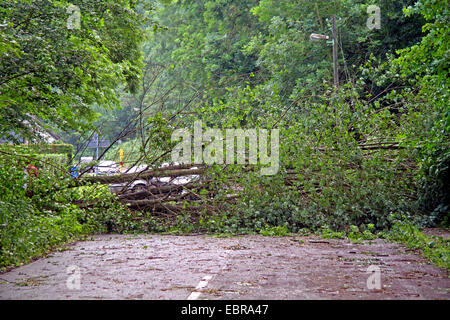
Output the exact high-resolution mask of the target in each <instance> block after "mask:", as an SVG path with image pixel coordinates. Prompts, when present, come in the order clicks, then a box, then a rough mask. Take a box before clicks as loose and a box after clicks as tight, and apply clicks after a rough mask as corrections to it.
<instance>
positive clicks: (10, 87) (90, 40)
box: [0, 0, 144, 139]
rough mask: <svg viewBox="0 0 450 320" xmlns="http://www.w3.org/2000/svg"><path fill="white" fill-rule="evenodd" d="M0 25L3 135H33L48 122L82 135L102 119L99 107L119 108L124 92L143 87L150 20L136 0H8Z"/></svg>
mask: <svg viewBox="0 0 450 320" xmlns="http://www.w3.org/2000/svg"><path fill="white" fill-rule="evenodd" d="M69 5H76V6H77V7H78V8H79V12H80V14H81V15H80V17H81V21H80V22H81V24H80V26H79V27H80V28H78V26H75V28H71V27H70V24H69V22H70V21H71V19H73V18H74V17H73V16H72V15H73V14H76V13H72V15H71V14H70V13H69V12H67V8H68V7H69ZM0 21H2V24H3V23H5V24H6V26H2V27H1V37H0V48H1V49H0V92H1V95H0V106H1V113H0V124H1V126H0V135H1V136H6V137H8V138H11V139H14V138H15V137H14V136H13V135H12V133H19V134H21V136H25V137H32V136H33V133H32V132H31V130H32V128H33V127H34V126H36V124H37V123H40V122H42V121H43V122H44V124H46V125H47V124H51V125H52V126H54V127H58V128H60V129H62V130H65V131H70V130H75V131H79V130H80V129H81V128H83V127H84V128H86V127H88V126H89V124H90V123H91V122H92V120H93V119H95V117H96V114H95V113H94V112H93V110H92V108H91V106H92V104H94V103H97V104H99V105H102V106H103V107H113V106H117V105H118V99H117V92H116V87H118V86H119V85H120V84H121V83H127V85H128V88H129V89H130V90H133V89H134V88H135V86H136V82H137V80H138V78H139V73H140V65H141V52H140V43H141V41H142V39H143V33H142V29H141V27H142V24H143V23H144V18H143V16H142V14H140V13H138V11H137V7H136V1H134V0H133V1H128V0H120V1H116V0H114V1H112V0H108V1H81V0H79V1H54V0H30V1H24V0H12V1H2V2H1V3H0ZM27 123H28V124H27Z"/></svg>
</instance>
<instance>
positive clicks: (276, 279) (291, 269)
mask: <svg viewBox="0 0 450 320" xmlns="http://www.w3.org/2000/svg"><path fill="white" fill-rule="evenodd" d="M65 249H66V250H63V251H58V252H54V253H52V254H51V255H50V256H49V257H47V258H43V259H39V260H36V261H34V262H33V263H30V264H28V265H25V266H22V267H19V268H16V269H13V270H12V271H9V272H7V273H3V274H0V299H2V300H4V299H177V300H185V299H190V300H196V299H197V300H202V299H232V300H233V299H275V300H279V299H449V298H450V279H449V273H448V271H446V270H443V269H439V268H437V267H435V266H432V265H430V264H428V263H427V262H426V261H425V260H424V259H423V258H421V257H420V256H418V255H416V254H414V253H413V252H411V251H408V250H407V249H406V248H405V247H403V246H401V245H399V244H394V243H386V242H384V241H383V240H376V241H373V242H372V243H369V242H365V243H364V244H353V243H351V242H350V241H348V240H324V239H320V238H318V237H314V236H313V237H300V236H296V237H262V236H243V237H232V238H215V237H212V236H198V235H197V236H167V235H138V236H135V235H133V236H130V235H100V236H95V237H94V238H93V240H91V241H83V242H77V243H74V244H72V245H69V246H67V247H66V248H65ZM369 267H370V268H373V269H370V270H372V272H369V273H367V270H368V268H369ZM378 271H379V273H378ZM378 275H379V277H378ZM369 277H370V279H369V280H370V281H369V286H370V287H371V288H368V278H369ZM378 279H379V280H380V281H379V282H377V280H378ZM378 284H379V285H380V289H377V286H378Z"/></svg>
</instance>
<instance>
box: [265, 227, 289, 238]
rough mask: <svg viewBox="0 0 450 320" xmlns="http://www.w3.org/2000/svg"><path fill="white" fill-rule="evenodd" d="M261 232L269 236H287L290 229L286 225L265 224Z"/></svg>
mask: <svg viewBox="0 0 450 320" xmlns="http://www.w3.org/2000/svg"><path fill="white" fill-rule="evenodd" d="M259 233H260V234H261V235H263V236H267V237H285V236H287V235H289V230H288V228H287V227H286V226H276V227H270V226H265V227H264V228H262V229H261V230H260V231H259Z"/></svg>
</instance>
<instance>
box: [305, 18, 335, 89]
mask: <svg viewBox="0 0 450 320" xmlns="http://www.w3.org/2000/svg"><path fill="white" fill-rule="evenodd" d="M327 21H328V19H327ZM331 25H332V36H331V37H332V39H331V40H330V41H327V43H328V44H329V43H332V44H333V79H334V87H335V89H336V91H337V90H338V88H339V70H338V39H337V32H336V15H333V16H332V17H331ZM309 38H310V39H311V40H313V41H317V40H328V39H329V38H330V37H329V36H327V35H323V34H317V33H312V34H311V36H310V37H309Z"/></svg>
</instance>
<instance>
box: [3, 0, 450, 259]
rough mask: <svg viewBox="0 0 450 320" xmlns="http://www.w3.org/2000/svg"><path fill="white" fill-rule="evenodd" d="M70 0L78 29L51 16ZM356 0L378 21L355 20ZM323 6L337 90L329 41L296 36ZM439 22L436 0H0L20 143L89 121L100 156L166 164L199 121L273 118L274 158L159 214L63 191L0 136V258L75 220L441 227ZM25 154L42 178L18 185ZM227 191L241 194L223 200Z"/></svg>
mask: <svg viewBox="0 0 450 320" xmlns="http://www.w3.org/2000/svg"><path fill="white" fill-rule="evenodd" d="M69 4H74V5H76V6H78V8H79V9H80V12H81V25H80V28H79V29H73V28H72V29H69V28H67V18H68V15H69V14H68V13H67V11H66V9H67V6H68V5H69ZM370 5H377V6H379V7H380V13H381V25H380V28H379V29H376V28H375V29H373V28H369V27H368V25H367V20H368V19H369V17H370V14H369V13H368V11H367V9H368V7H369V6H370ZM332 15H336V16H337V17H338V20H337V30H338V54H339V55H338V66H339V78H340V86H339V88H338V89H336V88H334V86H333V60H332V50H331V44H329V43H327V42H326V41H311V40H310V34H311V33H319V34H324V35H330V34H331V20H330V18H331V16H332ZM50 16H51V17H52V18H51V19H49V17H50ZM449 20H450V15H449V5H448V0H441V1H434V0H401V1H389V0H381V1H376V2H375V1H363V0H333V1H329V0H326V1H325V0H323V1H309V0H294V1H292V0H281V1H274V0H261V1H256V0H245V1H242V0H239V1H237V0H236V1H224V0H195V1H194V0H178V1H177V0H172V1H170V0H166V1H150V0H146V1H134V0H130V1H126V0H121V1H109V0H102V1H50V0H28V1H25V0H24V1H3V2H1V3H0V105H1V111H2V112H1V114H0V135H1V137H2V138H7V139H9V140H13V141H14V139H16V137H17V134H19V135H21V136H23V137H27V138H29V139H32V136H33V132H32V130H30V128H32V127H33V125H30V123H31V124H33V123H38V124H39V125H40V126H42V127H50V128H52V129H53V130H56V131H57V132H58V134H59V135H61V137H62V138H63V139H64V140H65V142H67V143H72V144H74V145H75V147H76V149H75V151H74V154H73V155H74V157H75V159H78V158H79V156H80V155H83V152H84V154H85V155H86V151H85V150H84V148H83V147H82V145H80V144H79V142H80V141H86V139H89V138H90V137H91V135H92V130H94V129H95V130H97V131H99V132H100V133H101V134H102V135H103V136H104V137H105V138H107V139H108V140H110V141H117V140H121V141H123V144H121V145H117V144H116V145H114V146H112V148H110V149H109V150H108V151H107V152H106V154H105V156H104V157H105V158H106V159H112V160H115V161H118V160H119V156H118V155H119V149H120V148H122V149H124V150H125V156H126V159H125V164H126V165H128V164H131V163H134V162H136V161H139V162H140V163H146V164H148V163H156V164H158V163H162V162H167V161H169V160H170V153H168V152H169V151H170V150H171V148H172V147H173V143H172V142H171V141H170V136H171V132H172V131H173V130H174V129H176V128H182V127H186V128H192V126H193V123H194V121H195V120H201V121H202V122H203V124H204V126H207V127H210V128H217V129H219V130H225V129H227V128H242V129H247V128H260V129H273V128H277V129H280V166H279V171H278V173H277V174H276V175H274V176H263V177H261V176H260V175H259V174H258V172H259V171H258V170H256V171H255V170H249V168H248V167H243V166H239V165H235V166H227V168H226V169H225V170H224V169H223V168H222V167H221V166H212V168H210V170H209V172H208V173H207V175H208V177H209V178H210V180H212V181H213V183H211V184H210V185H208V190H207V191H205V195H207V194H209V193H211V192H212V193H215V194H216V198H214V199H210V198H208V196H204V197H203V199H204V201H205V202H207V204H208V208H211V207H213V208H215V209H214V210H204V211H203V210H201V209H200V207H199V209H198V214H196V215H195V216H194V215H191V214H190V213H191V212H192V211H191V210H187V211H186V213H185V214H182V215H179V216H178V217H177V218H176V219H174V218H173V217H170V218H167V219H166V218H164V217H158V218H156V217H154V216H151V215H150V214H149V213H146V212H131V211H129V210H128V209H127V208H125V207H123V206H122V205H120V204H118V203H117V202H116V201H115V197H114V196H112V195H110V194H109V192H108V190H107V188H106V187H101V186H84V187H74V185H73V181H72V180H71V178H70V177H69V174H68V171H69V166H68V164H67V163H60V164H59V167H60V170H56V171H55V170H52V169H50V167H52V166H54V165H50V166H49V165H48V164H44V162H43V160H42V159H37V160H36V154H35V153H36V150H28V151H26V152H25V151H23V150H21V151H20V152H19V153H18V152H17V150H16V149H14V148H12V147H6V146H5V148H6V149H3V152H2V153H0V155H1V158H0V161H1V163H2V165H1V169H0V179H1V181H2V183H1V184H2V185H1V186H0V187H1V188H2V191H1V192H0V206H1V207H0V211H1V212H0V213H1V225H2V230H1V232H2V240H1V241H2V242H1V248H0V250H1V259H2V263H1V265H0V266H7V265H11V264H14V263H17V262H18V261H23V260H24V259H27V258H29V257H32V256H34V255H36V254H40V253H41V252H42V251H43V250H46V249H48V248H49V247H51V246H52V245H54V244H57V243H60V242H61V241H66V240H68V239H69V238H71V237H72V236H76V235H80V234H87V233H89V232H105V231H110V232H125V231H167V230H169V231H170V230H172V231H173V230H183V231H194V230H199V231H209V232H225V233H236V232H238V233H241V232H255V231H256V232H261V233H267V232H268V231H267V230H284V231H285V232H300V231H301V230H305V228H307V229H310V230H331V231H330V232H344V233H345V234H347V235H349V234H350V232H351V229H352V228H354V227H356V228H358V230H361V234H364V232H369V233H371V232H372V231H373V232H375V230H376V232H378V231H384V232H387V231H388V230H394V231H395V230H396V231H395V232H396V233H397V234H398V236H397V237H393V238H394V239H397V240H402V241H406V240H405V239H407V236H406V234H407V233H408V232H406V231H405V230H413V231H411V232H409V233H408V234H410V235H412V236H413V237H415V236H414V235H415V234H416V229H414V228H415V227H414V228H413V227H411V228H412V229H408V228H409V227H403V226H404V224H403V223H404V221H408V223H413V224H415V225H416V226H419V227H426V226H439V225H443V226H448V224H449V208H450V190H449V184H448V181H450V176H449V175H450V173H449V167H450V148H449V144H450V139H449V134H450V132H449V129H450V122H449V120H450V108H449V103H448V101H449V100H450V97H449V79H448V68H449V52H450V51H449V42H450V39H449V34H450V33H449V31H450V30H449V25H450V23H449V22H450V21H449ZM11 148H12V149H11ZM165 153H167V155H166V156H161V155H164V154H165ZM19 154H20V155H19ZM24 155H26V157H25V158H24ZM30 157H31V158H32V159H34V160H33V163H34V164H35V165H36V166H38V167H40V168H42V170H41V172H42V174H41V175H40V176H39V178H37V179H39V180H36V181H39V183H34V182H33V184H30V183H28V184H27V186H26V187H25V185H24V183H25V182H24V181H25V180H27V179H28V178H27V177H28V175H27V174H26V173H25V172H24V170H23V168H24V166H25V167H26V166H27V165H28V164H29V163H30V162H29V161H30ZM45 162H46V163H48V162H49V161H45ZM24 179H25V180H24ZM30 181H31V180H30ZM33 181H35V180H33ZM237 185H239V186H240V188H239V189H238V190H239V192H238V194H237V196H238V199H239V200H238V201H235V202H225V201H221V200H224V199H226V198H227V196H230V194H228V195H227V193H233V196H235V195H236V194H235V193H236V188H233V186H237ZM224 186H228V188H224ZM30 188H32V189H30ZM93 190H96V191H93ZM231 190H233V191H232V192H231ZM94 199H97V201H92V200H94ZM99 199H102V201H98V200H99ZM190 205H191V204H188V203H187V204H186V207H188V206H190ZM194 205H195V204H194ZM24 226H26V227H24ZM394 231H393V232H394ZM270 233H271V232H269V234H270ZM17 239H20V241H18V240H17ZM444 246H446V245H444ZM445 255H446V254H445V250H444V254H443V255H442V254H441V253H439V257H441V258H442V256H445ZM441 258H439V259H441ZM442 259H443V258H442ZM445 259H447V260H446V261H448V255H447V258H445ZM445 259H444V260H445Z"/></svg>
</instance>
